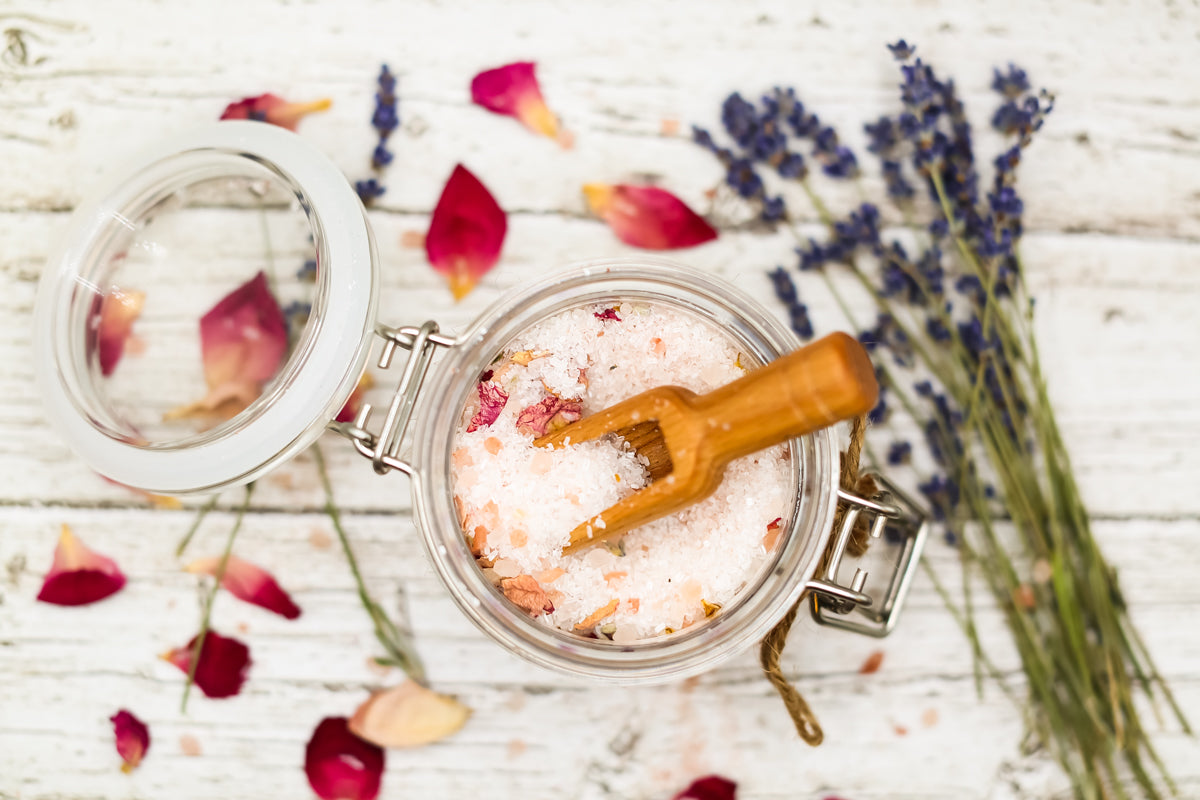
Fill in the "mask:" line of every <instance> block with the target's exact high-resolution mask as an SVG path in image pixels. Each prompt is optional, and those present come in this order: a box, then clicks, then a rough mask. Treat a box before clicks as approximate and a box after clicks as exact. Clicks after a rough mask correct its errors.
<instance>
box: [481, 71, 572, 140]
mask: <svg viewBox="0 0 1200 800" xmlns="http://www.w3.org/2000/svg"><path fill="white" fill-rule="evenodd" d="M536 68H537V65H536V64H534V63H533V62H532V61H518V62H517V63H515V64H507V65H505V66H503V67H497V68H496V69H489V70H485V71H484V72H481V73H479V74H478V75H476V76H475V77H474V78H472V79H471V100H472V101H473V102H474V103H476V104H477V105H481V106H483V107H484V108H486V109H487V110H488V111H491V112H493V113H496V114H505V115H507V116H510V117H516V118H517V119H518V120H520V121H521V124H522V125H524V126H525V127H526V128H529V130H531V131H533V132H534V133H540V134H541V135H543V136H548V137H550V138H551V139H556V138H558V118H557V117H556V116H554V112H552V111H551V110H550V109H549V108H548V107H547V106H546V101H545V100H544V99H543V98H542V89H541V87H540V86H538V82H537V76H536V75H534V70H535V69H536Z"/></svg>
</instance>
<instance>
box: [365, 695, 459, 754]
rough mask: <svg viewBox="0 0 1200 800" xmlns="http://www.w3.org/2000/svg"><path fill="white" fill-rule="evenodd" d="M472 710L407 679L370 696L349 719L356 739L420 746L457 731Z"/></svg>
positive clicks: (401, 745) (385, 743)
mask: <svg viewBox="0 0 1200 800" xmlns="http://www.w3.org/2000/svg"><path fill="white" fill-rule="evenodd" d="M469 716H471V709H469V708H467V707H466V706H464V705H463V704H462V703H460V702H458V701H457V700H455V699H454V698H453V697H450V696H448V695H444V694H438V693H437V692H435V691H433V690H431V689H426V688H425V687H424V686H421V685H420V684H419V683H417V682H416V681H412V680H407V681H405V682H404V683H402V684H400V685H399V686H394V687H392V688H391V689H385V690H384V691H381V692H376V693H374V694H372V695H371V696H370V697H369V698H368V699H367V701H366V702H364V703H363V704H362V705H360V706H359V707H358V710H356V711H355V712H354V716H352V717H351V718H350V723H349V728H350V731H351V732H352V733H354V735H355V736H358V737H360V738H362V739H364V740H365V741H367V742H370V743H372V744H376V745H379V746H380V747H419V746H421V745H424V744H430V743H431V742H436V741H439V740H441V739H444V738H446V737H447V736H449V735H450V734H452V733H455V732H456V731H458V730H459V729H460V728H462V726H463V725H464V724H465V723H466V721H467V718H468V717H469Z"/></svg>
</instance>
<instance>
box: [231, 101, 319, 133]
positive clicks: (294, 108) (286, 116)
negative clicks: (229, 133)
mask: <svg viewBox="0 0 1200 800" xmlns="http://www.w3.org/2000/svg"><path fill="white" fill-rule="evenodd" d="M331 105H333V101H332V100H330V99H329V98H323V99H321V100H314V101H313V102H311V103H289V102H288V101H287V100H284V99H283V98H282V97H277V96H276V95H273V94H260V95H257V96H255V97H244V98H242V99H241V100H238V101H237V102H236V103H230V104H229V105H228V106H226V107H225V110H224V111H223V112H222V113H221V119H252V120H258V121H259V122H269V123H271V124H272V125H278V126H279V127H281V128H287V129H288V130H289V131H294V130H296V126H297V125H298V124H299V123H300V119H301V118H302V117H304V116H306V115H308V114H311V113H313V112H315V111H324V110H325V109H327V108H329V107H330V106H331Z"/></svg>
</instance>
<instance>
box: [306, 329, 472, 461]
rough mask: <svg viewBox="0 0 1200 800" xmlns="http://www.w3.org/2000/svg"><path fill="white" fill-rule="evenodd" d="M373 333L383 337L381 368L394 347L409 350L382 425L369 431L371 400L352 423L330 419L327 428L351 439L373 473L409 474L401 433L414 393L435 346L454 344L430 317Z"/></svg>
mask: <svg viewBox="0 0 1200 800" xmlns="http://www.w3.org/2000/svg"><path fill="white" fill-rule="evenodd" d="M375 334H376V335H377V336H379V337H380V338H381V339H383V351H382V352H381V353H380V354H379V368H380V369H387V368H388V367H390V366H391V365H392V356H394V355H395V353H396V348H397V347H403V348H404V349H405V350H408V351H409V352H410V353H411V355H410V356H409V357H408V360H407V361H405V362H404V371H403V372H402V373H400V381H399V382H398V383H397V384H396V391H395V393H394V394H393V395H392V402H391V404H390V405H389V406H388V410H387V416H385V417H384V418H383V428H382V429H380V431H379V433H372V432H371V431H370V430H369V429H368V428H367V423H368V422H369V421H370V419H371V412H372V411H374V408H372V406H371V404H370V403H363V405H362V408H361V409H359V412H358V414H357V415H356V416H355V417H354V422H330V423H329V425H328V428H329V430H332V431H335V432H337V433H340V434H341V435H342V436H345V437H346V438H347V439H349V440H350V441H351V442H353V443H354V449H356V450H357V451H358V452H359V454H360V455H362V456H363V457H364V458H369V459H370V460H371V464H372V466H373V467H374V468H375V472H377V473H379V474H380V475H383V474H385V473H387V472H390V471H391V470H393V469H398V470H400V471H401V472H403V473H404V474H406V475H411V474H412V472H413V467H412V465H411V464H409V463H408V462H406V461H401V460H400V458H399V455H400V446H401V444H402V443H403V442H404V434H405V433H406V432H407V431H408V424H409V422H410V421H411V420H412V412H413V406H414V405H415V404H416V402H417V392H419V391H420V389H421V384H423V383H424V382H425V374H426V373H427V372H428V371H429V364H430V362H431V361H432V360H433V356H434V353H435V352H436V348H437V347H450V346H452V345H453V344H455V340H454V339H453V338H451V337H448V336H443V335H441V334H440V333H438V326H437V323H436V322H433V321H432V320H431V321H429V322H426V323H425V324H424V325H422V326H421V327H419V328H413V327H404V328H388V327H384V326H380V327H378V328H376V329H375Z"/></svg>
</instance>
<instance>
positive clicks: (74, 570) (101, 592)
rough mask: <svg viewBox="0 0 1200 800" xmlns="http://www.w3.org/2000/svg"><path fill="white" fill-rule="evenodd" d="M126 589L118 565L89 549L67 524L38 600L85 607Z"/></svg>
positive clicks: (57, 604)
mask: <svg viewBox="0 0 1200 800" xmlns="http://www.w3.org/2000/svg"><path fill="white" fill-rule="evenodd" d="M124 585H125V575H124V574H123V573H122V572H121V570H120V568H119V567H118V566H117V562H115V561H113V560H112V559H111V558H108V557H106V556H102V555H100V554H99V553H97V552H95V551H93V550H90V549H88V547H87V546H86V545H84V543H83V542H81V541H79V539H77V538H76V537H75V535H74V534H72V533H71V528H70V527H69V526H67V525H66V524H64V525H63V526H62V530H61V532H60V533H59V536H58V545H57V546H56V547H55V548H54V561H53V562H52V563H51V565H50V571H49V572H48V573H47V574H46V579H45V580H44V581H42V588H41V591H39V592H38V596H37V599H38V600H39V601H40V602H43V603H51V604H53V605H56V606H85V605H88V604H89V603H95V602H97V601H99V600H103V599H104V598H106V597H109V596H110V595H112V594H115V593H116V592H118V591H120V590H121V587H123V586H124Z"/></svg>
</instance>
